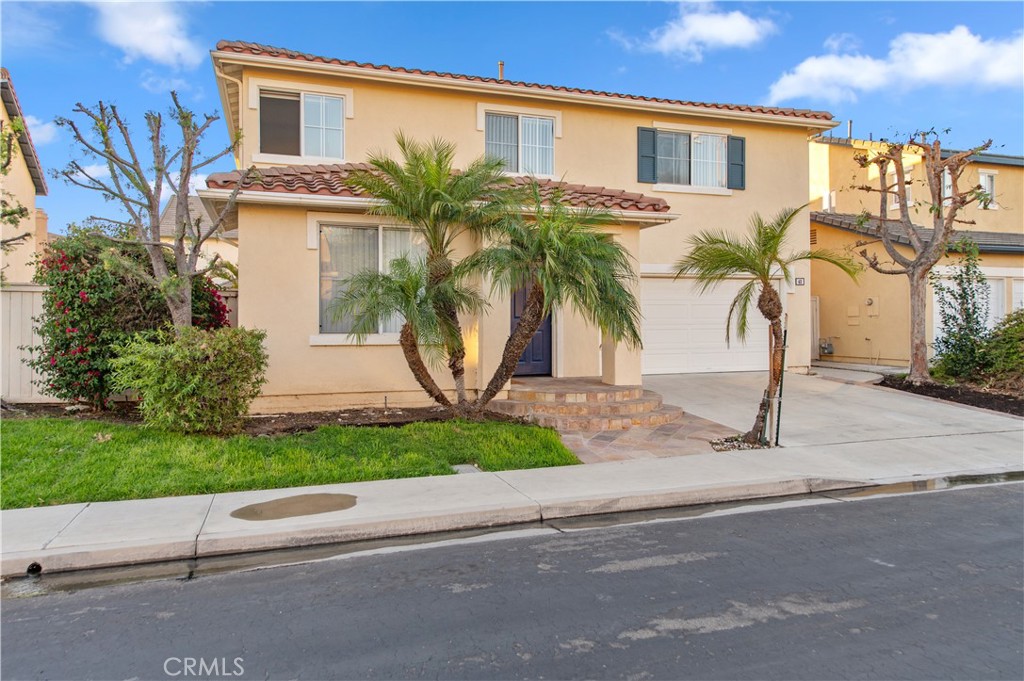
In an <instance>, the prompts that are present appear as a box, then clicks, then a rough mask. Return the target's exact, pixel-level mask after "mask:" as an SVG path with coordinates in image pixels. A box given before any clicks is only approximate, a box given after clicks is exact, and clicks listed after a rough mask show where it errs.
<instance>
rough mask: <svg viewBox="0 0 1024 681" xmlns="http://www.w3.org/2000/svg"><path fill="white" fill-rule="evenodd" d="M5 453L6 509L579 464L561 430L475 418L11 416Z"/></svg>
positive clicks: (0, 485) (0, 466)
mask: <svg viewBox="0 0 1024 681" xmlns="http://www.w3.org/2000/svg"><path fill="white" fill-rule="evenodd" d="M107 436H109V439H107ZM0 455H2V459H0V507H2V508H5V509H6V508H22V507H26V506H45V505H49V504H68V503H75V502H82V501H114V500H118V499H142V498H148V497H162V496H177V495H183V494H210V493H214V492H233V491H239V490H251V489H270V488H275V487H295V486H300V485H322V484H328V483H336V482H353V481H358V480H383V479H388V478H410V477H417V476H423V475H448V474H450V473H452V472H453V471H452V468H451V466H452V465H453V464H460V463H475V464H476V465H477V466H479V467H480V468H481V469H483V470H486V471H498V470H510V469H516V468H541V467H544V466H564V465H571V464H576V463H579V461H578V460H577V459H576V457H575V456H573V455H572V453H571V452H569V450H567V449H566V448H565V446H564V445H562V442H561V440H560V439H559V437H558V434H557V433H556V432H555V431H553V430H548V429H545V428H538V427H536V426H524V425H516V424H509V423H495V422H483V423H476V422H468V421H442V422H432V423H414V424H411V425H408V426H403V427H401V428H366V427H353V426H324V427H322V428H320V429H318V430H316V431H315V432H311V433H300V434H297V435H284V436H278V437H250V436H246V435H239V436H235V437H231V438H218V437H212V436H203V435H178V434H174V433H167V432H163V431H158V430H151V429H147V428H143V427H141V426H133V425H119V424H112V423H104V422H101V421H86V420H75V419H60V418H40V419H5V420H4V422H3V425H2V449H0Z"/></svg>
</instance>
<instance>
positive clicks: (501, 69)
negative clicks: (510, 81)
mask: <svg viewBox="0 0 1024 681" xmlns="http://www.w3.org/2000/svg"><path fill="white" fill-rule="evenodd" d="M498 80H505V62H503V61H499V62H498Z"/></svg>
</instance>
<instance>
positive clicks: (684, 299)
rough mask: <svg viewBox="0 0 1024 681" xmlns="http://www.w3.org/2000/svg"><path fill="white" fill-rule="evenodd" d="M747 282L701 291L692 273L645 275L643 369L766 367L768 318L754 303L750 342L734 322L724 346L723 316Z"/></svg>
mask: <svg viewBox="0 0 1024 681" xmlns="http://www.w3.org/2000/svg"><path fill="white" fill-rule="evenodd" d="M743 284H744V282H743V281H739V280H737V281H726V282H723V283H721V284H720V285H719V286H718V287H717V288H715V289H713V290H711V291H707V292H705V293H704V294H698V293H697V291H696V288H695V287H694V285H693V282H692V281H691V280H688V279H679V280H673V279H671V278H658V277H643V278H642V279H641V280H640V306H641V310H642V311H643V316H644V321H643V340H644V350H643V373H645V374H688V373H701V372H711V371H762V370H767V369H768V322H767V320H765V318H764V317H762V316H761V313H760V312H758V311H757V308H756V307H753V306H751V309H750V314H749V317H748V323H749V328H748V330H747V340H746V343H743V342H741V341H739V340H737V339H736V338H735V333H736V328H735V324H734V325H733V338H732V339H731V342H730V344H729V345H728V346H726V342H725V317H726V314H727V313H728V311H729V303H730V302H732V299H733V298H734V297H735V296H736V292H737V291H739V289H740V287H741V286H743ZM754 302H755V303H756V300H755V301H754Z"/></svg>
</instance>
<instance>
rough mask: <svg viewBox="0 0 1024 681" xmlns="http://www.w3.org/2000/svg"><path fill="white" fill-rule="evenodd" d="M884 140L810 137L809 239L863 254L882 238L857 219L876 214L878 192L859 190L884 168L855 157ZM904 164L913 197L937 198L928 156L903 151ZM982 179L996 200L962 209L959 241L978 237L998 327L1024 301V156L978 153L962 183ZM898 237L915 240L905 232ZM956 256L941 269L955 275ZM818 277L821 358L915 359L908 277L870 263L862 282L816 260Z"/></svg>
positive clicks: (932, 323)
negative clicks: (926, 166)
mask: <svg viewBox="0 0 1024 681" xmlns="http://www.w3.org/2000/svg"><path fill="white" fill-rule="evenodd" d="M881 148H882V143H879V142H873V141H868V140H857V139H849V138H835V137H818V138H815V139H812V140H811V142H810V166H811V196H810V199H811V209H812V211H814V212H812V213H811V240H812V242H814V243H816V245H817V246H818V247H819V248H829V249H834V250H844V249H849V250H851V251H853V252H859V251H860V250H861V247H858V246H857V244H858V243H859V242H871V241H875V240H877V239H878V238H879V232H878V226H877V224H876V223H874V222H867V223H863V221H862V220H860V219H859V218H858V216H860V215H861V214H863V213H864V212H865V211H867V212H870V213H871V214H872V215H877V214H878V209H879V200H880V199H879V195H878V193H877V192H876V193H871V194H869V193H868V192H864V191H859V190H857V189H855V187H856V186H859V185H865V184H867V185H869V186H872V187H874V186H877V182H878V170H877V167H875V166H870V167H869V168H860V167H859V166H858V164H857V163H856V162H855V161H854V156H855V155H856V154H859V153H867V154H868V155H869V156H870V154H871V153H872V151H877V150H879V149H881ZM952 153H955V152H953V151H947V152H944V154H952ZM904 168H905V169H907V171H908V172H909V178H910V180H911V181H912V182H913V183H914V184H913V185H911V187H910V188H909V190H910V198H911V200H912V201H924V202H929V201H930V199H931V194H930V192H929V191H928V188H927V187H926V186H924V185H923V184H922V182H923V180H924V175H923V168H922V167H921V157H920V155H913V154H907V155H905V157H904ZM974 185H981V186H982V187H983V188H984V189H985V191H986V192H987V193H988V194H990V195H991V196H992V200H991V201H987V202H984V203H982V202H978V203H974V204H972V205H970V206H967V207H966V208H965V209H964V210H962V211H961V213H960V219H962V220H965V221H968V222H970V221H973V222H974V224H960V225H957V228H956V229H957V231H956V233H955V234H954V236H953V240H954V241H956V240H957V239H959V238H960V237H968V238H970V239H972V240H973V241H974V242H975V243H976V244H977V245H978V250H979V252H980V256H981V269H982V271H983V272H984V274H985V276H986V278H987V279H988V282H989V324H990V326H991V325H994V324H995V323H996V322H998V321H999V320H1000V319H1002V317H1003V316H1005V315H1006V313H1008V312H1010V311H1011V310H1015V309H1020V308H1022V307H1024V212H1022V210H1024V157H1020V156H1005V155H1000V154H978V155H977V157H976V158H975V159H974V161H973V162H972V163H971V165H969V166H968V167H967V169H966V170H965V172H964V173H963V175H962V176H961V178H960V181H959V183H958V186H959V187H960V188H961V189H964V188H967V187H972V186H974ZM947 186H949V185H948V181H947ZM911 214H912V216H913V217H914V221H915V223H916V224H918V225H922V226H927V225H930V224H931V215H930V214H929V212H928V207H927V205H920V206H917V207H916V208H913V209H912V213H911ZM930 233H931V231H930V230H926V231H925V232H924V234H925V235H929V234H930ZM925 238H926V240H927V236H926V237H925ZM897 242H898V243H903V244H909V242H908V240H907V239H906V238H905V237H903V236H902V235H900V237H899V238H898V239H897ZM868 249H869V251H870V252H877V253H879V254H880V256H879V259H880V261H882V262H885V261H887V260H888V257H887V256H885V252H884V249H883V248H882V246H881V244H880V243H875V244H873V245H870V246H868ZM901 251H903V252H904V253H906V254H907V255H910V254H911V253H912V252H913V251H912V250H911V249H910V247H909V245H907V246H904V247H901ZM955 260H956V258H955V257H953V258H944V259H943V260H941V261H939V263H938V265H936V267H935V270H934V271H935V272H936V273H938V274H940V275H941V274H943V273H948V272H949V267H950V265H951V263H953V262H955ZM811 281H812V286H811V293H812V294H813V295H814V296H815V298H816V299H817V319H818V329H817V330H816V331H814V332H813V337H816V338H818V339H819V340H820V343H819V352H820V350H821V347H825V348H826V349H830V350H831V352H830V353H829V352H825V353H823V354H821V358H822V359H832V360H837V361H854V362H869V363H878V364H889V365H895V366H905V365H907V364H908V363H909V362H910V285H909V283H908V281H907V278H906V277H905V276H903V275H885V274H880V273H878V272H875V271H873V270H865V272H864V273H863V274H862V275H861V277H860V281H859V283H854V282H851V281H850V280H849V279H848V278H847V277H846V276H845V275H842V273H840V272H838V271H833V269H832V268H829V267H826V266H823V265H818V264H815V265H814V266H813V267H812V277H811ZM935 307H936V305H935V298H934V295H933V296H931V297H930V299H929V305H928V310H927V313H926V314H927V320H926V329H927V331H928V342H929V343H931V342H932V341H933V340H934V338H935V335H936V333H937V332H939V328H938V326H939V317H938V314H936V312H935Z"/></svg>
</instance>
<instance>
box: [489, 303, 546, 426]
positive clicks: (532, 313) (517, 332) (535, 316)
mask: <svg viewBox="0 0 1024 681" xmlns="http://www.w3.org/2000/svg"><path fill="white" fill-rule="evenodd" d="M543 321H544V289H542V288H541V287H540V286H538V285H537V284H534V285H533V286H532V287H531V288H530V293H529V294H527V296H526V305H524V306H523V314H522V316H521V317H519V321H518V322H517V323H516V328H514V329H512V334H511V335H510V336H509V337H508V341H506V342H505V350H504V352H503V353H502V355H501V362H500V363H499V364H498V368H497V369H495V370H494V375H493V376H492V377H491V380H490V382H488V383H487V387H486V388H484V391H483V392H482V393H480V396H479V397H477V398H476V402H474V403H473V409H474V410H477V411H481V410H483V408H484V407H486V406H487V403H488V402H490V401H491V400H493V399H494V396H495V395H497V394H498V391H500V390H501V389H502V388H504V387H505V384H506V383H508V382H509V379H511V378H512V374H514V373H515V372H516V364H518V363H519V358H520V357H522V356H523V352H524V351H525V350H526V346H527V345H529V344H530V341H531V340H532V339H533V335H534V334H535V333H537V329H539V328H540V325H541V323H542V322H543Z"/></svg>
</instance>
